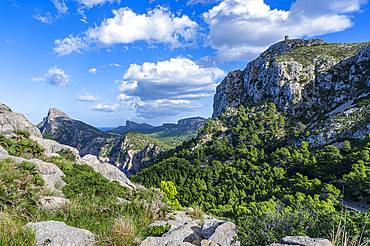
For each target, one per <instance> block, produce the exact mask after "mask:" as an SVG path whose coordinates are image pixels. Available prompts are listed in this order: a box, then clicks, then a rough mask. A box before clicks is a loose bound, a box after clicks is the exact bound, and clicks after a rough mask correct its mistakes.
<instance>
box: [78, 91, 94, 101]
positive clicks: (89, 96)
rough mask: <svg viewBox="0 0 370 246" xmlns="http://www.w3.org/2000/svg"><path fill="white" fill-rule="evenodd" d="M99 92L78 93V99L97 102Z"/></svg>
mask: <svg viewBox="0 0 370 246" xmlns="http://www.w3.org/2000/svg"><path fill="white" fill-rule="evenodd" d="M99 98H100V97H98V94H96V95H95V96H94V95H91V94H90V93H88V92H86V94H85V95H77V97H76V100H78V101H85V102H95V101H97V100H99Z"/></svg>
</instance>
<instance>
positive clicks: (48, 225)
mask: <svg viewBox="0 0 370 246" xmlns="http://www.w3.org/2000/svg"><path fill="white" fill-rule="evenodd" d="M25 227H26V228H29V229H31V230H33V231H35V233H36V239H35V244H36V245H45V246H46V245H47V246H72V245H76V246H80V245H81V246H82V245H84V246H92V245H95V237H94V234H93V233H91V232H90V231H88V230H85V229H79V228H76V227H72V226H68V225H66V224H65V223H64V222H60V221H52V220H51V221H43V222H37V223H32V222H29V223H28V224H26V225H25Z"/></svg>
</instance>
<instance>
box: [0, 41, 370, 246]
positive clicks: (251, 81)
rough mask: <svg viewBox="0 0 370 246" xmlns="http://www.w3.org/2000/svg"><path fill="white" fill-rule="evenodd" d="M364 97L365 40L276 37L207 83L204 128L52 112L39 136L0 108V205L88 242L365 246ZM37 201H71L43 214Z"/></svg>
mask: <svg viewBox="0 0 370 246" xmlns="http://www.w3.org/2000/svg"><path fill="white" fill-rule="evenodd" d="M369 87H370V43H369V42H363V43H353V44H339V43H338V44H336V43H325V42H324V41H323V40H321V39H313V40H304V39H289V38H287V39H286V40H284V41H281V42H278V43H276V44H274V45H272V46H270V47H269V48H268V49H267V50H266V51H264V52H263V53H262V54H261V55H260V56H259V57H258V58H256V59H255V60H253V61H251V62H249V63H248V64H247V66H246V68H245V69H244V70H243V71H241V70H236V71H232V72H230V73H229V74H228V75H227V76H226V77H225V78H224V79H223V80H222V81H221V83H219V84H218V86H217V88H216V94H215V95H214V103H213V114H212V118H208V119H205V118H202V117H192V118H186V119H180V120H179V121H178V123H177V124H163V125H162V126H152V125H150V124H146V123H136V122H133V121H127V122H126V125H125V126H119V127H117V128H114V129H111V130H109V131H107V132H103V131H101V130H99V129H97V128H95V127H93V126H90V125H88V124H86V123H84V122H81V121H78V120H74V119H72V118H70V117H69V116H68V115H67V114H65V113H64V112H62V111H61V110H59V109H56V108H51V109H50V110H49V112H48V115H47V116H46V117H45V118H44V119H43V121H42V122H41V123H40V124H38V125H37V127H36V126H33V125H32V123H30V122H29V121H28V120H27V119H26V118H25V117H24V116H23V115H21V114H19V113H15V112H12V110H11V108H10V107H8V106H6V105H3V104H1V105H0V130H1V131H0V132H1V134H0V147H1V149H0V151H1V152H0V153H1V154H0V157H1V168H2V169H1V170H2V176H1V177H2V180H7V181H6V182H5V181H4V182H1V183H0V184H1V186H0V188H1V189H0V191H1V192H0V208H1V209H3V210H4V211H7V215H6V216H10V217H9V218H13V217H12V216H13V215H14V214H21V215H22V216H23V217H22V218H20V219H19V220H16V219H14V221H15V222H14V223H15V224H17V225H18V227H17V228H20V225H22V226H23V225H24V224H25V223H26V222H27V223H29V222H30V223H31V222H35V223H36V222H37V221H46V220H56V221H63V222H65V223H66V224H68V225H70V226H74V227H77V228H84V229H87V230H89V231H90V233H92V234H88V235H90V236H89V237H88V238H90V237H96V238H97V239H98V240H97V244H98V245H142V246H145V245H163V246H165V245H168V246H175V245H198V246H199V245H201V246H204V245H214V246H216V245H220V246H231V245H284V244H285V245H341V244H339V241H340V240H341V239H338V238H333V237H331V236H330V235H334V234H336V233H343V235H342V234H341V236H340V237H345V236H348V237H350V239H351V240H355V241H356V244H353V245H368V244H369V242H370V230H369V225H368V222H369V219H370V218H369V211H368V212H366V211H367V209H368V207H369V205H370V93H369V91H370V90H369ZM108 163H110V164H108ZM46 166H47V167H48V168H46ZM122 171H124V172H122ZM12 172H13V173H16V174H17V175H18V176H17V177H15V176H12V175H11V173H12ZM22 173H23V174H24V175H23V174H22ZM5 174H6V175H5ZM54 174H58V175H56V176H53V177H52V178H50V177H49V176H50V175H51V176H52V175H54ZM126 174H127V175H126ZM48 175H49V176H48ZM46 176H48V177H46ZM42 178H44V179H45V180H44V181H42V180H43V179H42ZM46 178H47V179H46ZM46 180H48V181H46ZM44 182H45V183H48V182H49V185H51V186H49V188H48V189H49V190H48V189H46V188H45V184H44ZM11 183H14V184H17V186H16V188H14V187H13V186H12V185H10V184H11ZM26 184H27V185H26ZM39 193H40V194H46V195H50V193H51V195H53V196H54V195H55V196H56V197H60V198H63V199H64V198H65V199H68V202H66V203H69V202H71V203H70V205H65V204H64V205H60V206H59V208H56V209H55V210H47V209H44V208H41V207H40V202H39V197H38V196H36V194H39ZM17 194H18V195H17ZM58 194H59V196H58ZM343 200H345V202H344V203H345V205H346V206H347V207H351V206H352V207H355V206H358V205H361V207H360V208H357V210H360V211H362V212H354V211H351V210H350V209H346V208H345V207H343V206H342V204H341V201H343ZM354 202H355V203H356V204H355V205H353V204H350V203H354ZM176 210H177V211H176ZM35 211H41V212H38V213H36V212H35ZM176 213H177V214H176ZM180 214H181V218H180V217H179V215H180ZM76 218H78V219H80V218H81V220H82V222H81V223H80V222H79V221H78V219H76ZM0 219H1V217H0ZM119 219H120V221H119V222H117V221H118V220H119ZM343 220H345V221H343ZM122 221H124V222H122ZM152 223H154V224H152ZM156 223H157V224H156ZM167 223H169V224H167ZM0 224H1V223H0ZM123 224H125V225H126V226H127V227H129V225H130V226H131V227H130V228H131V229H130V230H131V231H132V233H131V234H130V235H131V239H127V238H128V237H126V236H122V235H123V234H121V235H118V234H117V233H116V232H117V231H118V229H117V228H116V227H115V226H119V225H123ZM154 226H156V227H154ZM161 226H162V227H161ZM0 228H1V227H0ZM107 228H109V229H107ZM153 228H155V229H153ZM192 228H193V229H192ZM19 230H20V233H23V231H22V230H21V229H19ZM122 230H123V229H122ZM124 230H126V231H127V230H129V229H124ZM155 230H158V231H160V233H159V232H158V233H155V232H154V231H155ZM167 231H168V232H167ZM125 233H126V232H125ZM347 233H348V234H347ZM91 235H93V236H91ZM125 235H128V234H125ZM359 235H361V238H360V236H359ZM28 236H30V237H32V235H29V234H27V233H26V235H25V236H24V237H25V238H27V237H28ZM33 236H34V235H33ZM295 236H307V238H302V237H295ZM22 237H23V236H22ZM291 237H292V238H293V239H292V238H291ZM123 238H126V239H127V240H128V241H127V242H125V243H123V241H122V240H126V239H123ZM220 238H221V239H220ZM283 238H286V240H288V239H289V240H293V241H294V240H298V241H299V240H303V241H305V240H306V241H309V242H311V241H312V242H315V244H309V243H306V244H304V243H301V242H299V243H298V242H296V243H294V242H293V241H289V240H288V241H289V242H290V243H288V241H287V243H284V240H283ZM320 238H321V239H320ZM322 238H324V239H322ZM86 240H87V239H86ZM94 240H95V239H94ZM329 240H330V241H329ZM0 242H1V241H0ZM278 242H280V244H279V243H278ZM357 242H358V243H357ZM343 246H346V245H343Z"/></svg>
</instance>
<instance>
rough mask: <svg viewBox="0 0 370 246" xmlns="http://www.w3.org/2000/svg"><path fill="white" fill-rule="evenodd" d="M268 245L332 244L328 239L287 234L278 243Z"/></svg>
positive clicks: (322, 245) (326, 245)
mask: <svg viewBox="0 0 370 246" xmlns="http://www.w3.org/2000/svg"><path fill="white" fill-rule="evenodd" d="M268 246H333V244H332V243H331V242H330V241H329V240H328V239H323V238H309V237H306V236H296V237H294V236H288V237H284V238H282V239H281V240H280V243H273V244H270V245H268Z"/></svg>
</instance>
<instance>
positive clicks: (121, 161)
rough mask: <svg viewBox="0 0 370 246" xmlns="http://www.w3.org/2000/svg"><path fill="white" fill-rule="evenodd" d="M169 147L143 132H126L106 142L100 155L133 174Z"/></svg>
mask: <svg viewBox="0 0 370 246" xmlns="http://www.w3.org/2000/svg"><path fill="white" fill-rule="evenodd" d="M167 148H168V147H167V146H165V145H164V144H163V143H161V142H159V141H158V140H155V139H152V138H150V137H147V136H145V135H143V134H141V133H138V132H126V133H124V134H121V135H120V136H118V137H117V138H115V139H113V140H111V141H110V142H109V143H108V144H106V145H105V146H104V147H103V148H102V151H101V153H100V157H102V158H105V161H109V162H112V163H114V165H115V166H117V167H119V168H122V169H123V170H125V171H126V172H127V173H128V175H131V174H135V173H137V172H138V171H139V170H141V169H142V168H144V167H145V166H146V165H147V164H148V163H150V162H151V161H153V160H155V159H156V158H158V157H160V156H161V155H162V154H163V153H164V152H165V151H166V149H167Z"/></svg>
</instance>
